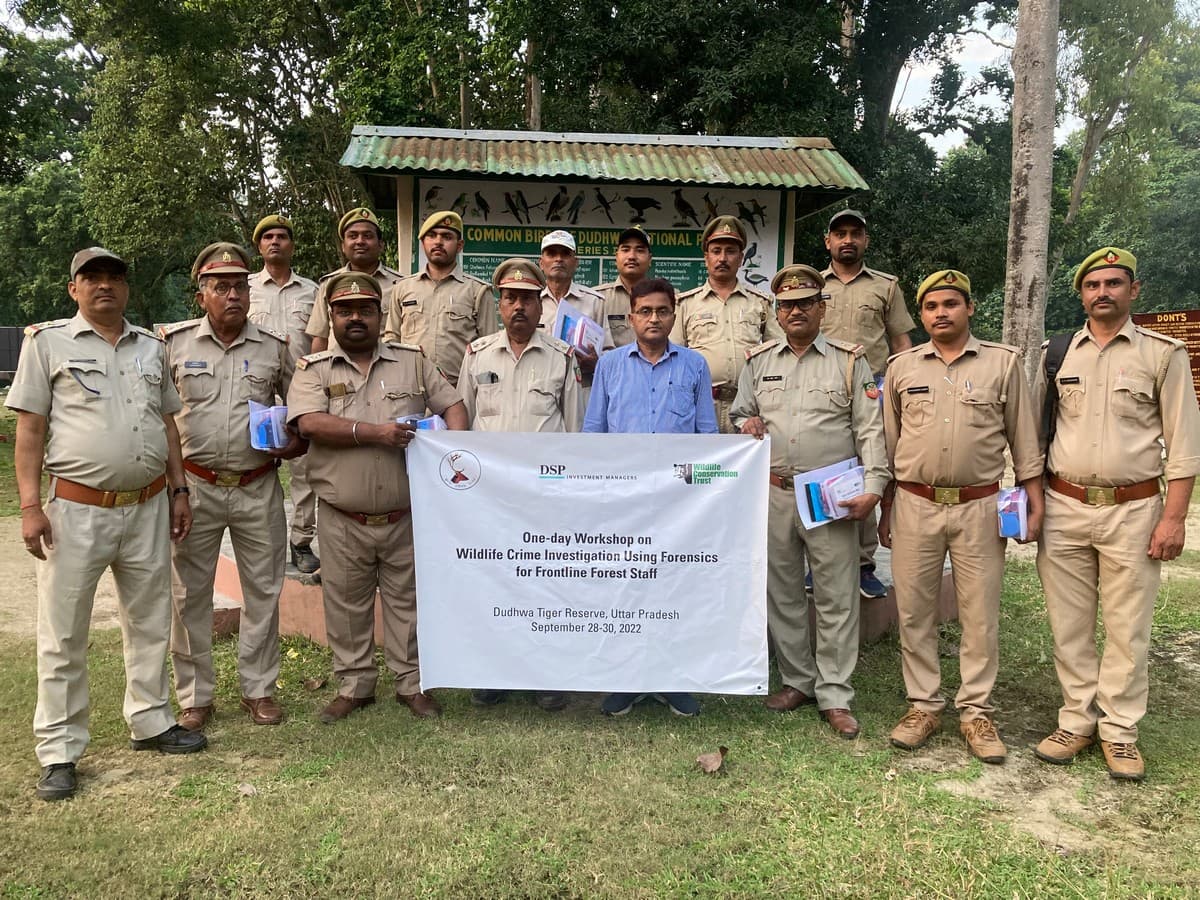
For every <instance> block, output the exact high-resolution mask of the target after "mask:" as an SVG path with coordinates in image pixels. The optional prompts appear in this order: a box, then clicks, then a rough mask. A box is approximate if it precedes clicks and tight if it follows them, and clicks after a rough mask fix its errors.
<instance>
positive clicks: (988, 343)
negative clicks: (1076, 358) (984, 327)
mask: <svg viewBox="0 0 1200 900" xmlns="http://www.w3.org/2000/svg"><path fill="white" fill-rule="evenodd" d="M1046 343H1050V342H1049V341H1047V342H1046ZM979 344H980V346H983V347H994V348H995V349H997V350H1006V351H1008V352H1009V353H1015V354H1016V355H1017V356H1021V355H1022V351H1021V348H1020V347H1014V346H1013V345H1012V344H1001V343H1000V342H999V341H982V340H981V341H980V342H979Z"/></svg>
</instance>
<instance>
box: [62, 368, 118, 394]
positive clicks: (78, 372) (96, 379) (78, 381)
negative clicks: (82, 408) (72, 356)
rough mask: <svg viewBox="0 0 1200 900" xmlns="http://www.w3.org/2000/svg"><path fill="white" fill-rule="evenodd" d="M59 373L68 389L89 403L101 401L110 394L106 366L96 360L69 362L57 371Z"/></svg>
mask: <svg viewBox="0 0 1200 900" xmlns="http://www.w3.org/2000/svg"><path fill="white" fill-rule="evenodd" d="M59 373H60V377H62V378H64V379H66V380H67V382H69V385H68V389H69V390H70V391H71V392H72V393H74V394H75V395H76V396H78V397H79V398H81V399H83V400H85V401H87V402H89V403H92V402H95V401H97V400H100V399H103V398H104V397H107V396H108V395H109V393H110V391H109V388H108V366H107V365H106V364H105V363H102V362H100V361H98V360H69V361H68V362H66V363H64V364H63V366H62V367H61V369H59Z"/></svg>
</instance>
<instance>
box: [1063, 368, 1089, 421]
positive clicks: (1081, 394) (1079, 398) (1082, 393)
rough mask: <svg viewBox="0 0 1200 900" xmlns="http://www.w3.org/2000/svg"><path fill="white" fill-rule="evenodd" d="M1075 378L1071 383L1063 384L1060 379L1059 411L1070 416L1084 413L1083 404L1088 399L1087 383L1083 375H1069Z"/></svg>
mask: <svg viewBox="0 0 1200 900" xmlns="http://www.w3.org/2000/svg"><path fill="white" fill-rule="evenodd" d="M1069 377H1073V378H1075V379H1076V380H1074V381H1073V382H1072V383H1071V384H1063V380H1062V378H1059V379H1058V411H1059V413H1060V414H1061V415H1063V416H1066V417H1068V418H1070V417H1072V416H1081V415H1083V404H1084V402H1085V401H1086V399H1087V385H1086V382H1085V381H1084V379H1083V377H1082V376H1069Z"/></svg>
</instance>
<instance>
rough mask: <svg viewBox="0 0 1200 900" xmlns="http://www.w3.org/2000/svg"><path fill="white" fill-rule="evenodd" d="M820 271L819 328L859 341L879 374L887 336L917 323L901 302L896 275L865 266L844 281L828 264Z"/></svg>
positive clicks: (869, 361) (883, 359)
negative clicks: (821, 308)
mask: <svg viewBox="0 0 1200 900" xmlns="http://www.w3.org/2000/svg"><path fill="white" fill-rule="evenodd" d="M821 274H822V275H824V276H825V293H824V295H823V296H824V297H825V320H824V321H823V322H822V323H821V331H823V332H825V334H827V335H829V337H833V338H837V339H838V340H839V341H848V342H850V343H851V344H862V345H863V347H864V348H866V351H867V362H868V363H870V365H871V371H872V372H873V373H874V374H876V375H880V374H882V373H883V370H884V367H885V366H886V365H887V358H888V356H889V355H890V354H891V352H892V351H891V350H890V349H889V345H888V338H889V337H899V336H900V335H902V334H908V332H910V331H912V330H913V329H914V328H916V327H917V326H916V325H915V324H913V320H912V316H910V315H909V314H908V307H906V306H905V305H904V293H903V292H902V291H901V290H900V285H899V284H897V283H896V276H895V275H889V274H888V273H886V272H877V271H875V270H874V269H868V268H867V267H866V266H863V267H862V269H860V270H859V273H858V274H857V275H855V276H854V277H853V278H852V279H850V280H849V281H848V282H843V281H842V280H841V279H839V278H838V277H837V275H835V274H834V272H833V267H832V266H830V267H829V268H827V269H826V270H825V271H824V272H822V273H821Z"/></svg>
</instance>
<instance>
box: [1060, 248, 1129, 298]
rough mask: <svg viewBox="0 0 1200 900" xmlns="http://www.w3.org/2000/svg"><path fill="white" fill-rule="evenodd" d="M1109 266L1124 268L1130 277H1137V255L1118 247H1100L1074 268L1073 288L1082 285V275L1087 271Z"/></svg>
mask: <svg viewBox="0 0 1200 900" xmlns="http://www.w3.org/2000/svg"><path fill="white" fill-rule="evenodd" d="M1111 268H1117V269H1124V270H1125V271H1126V272H1128V273H1129V277H1130V278H1137V257H1136V256H1134V255H1133V254H1132V253H1130V252H1129V251H1128V250H1122V249H1121V248H1120V247H1101V248H1100V249H1099V250H1097V251H1096V252H1095V253H1093V254H1092V255H1091V256H1089V257H1088V258H1087V259H1085V260H1084V261H1083V262H1081V263H1080V264H1079V268H1078V269H1076V270H1075V290H1076V291H1078V290H1079V289H1080V288H1082V287H1083V276H1084V275H1086V274H1087V273H1088V272H1091V271H1094V270H1096V269H1111Z"/></svg>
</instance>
